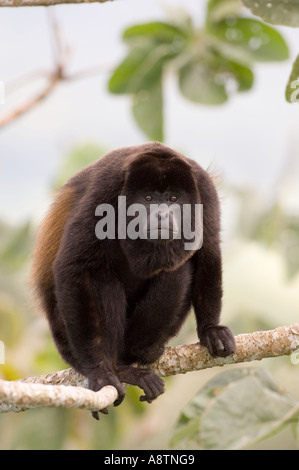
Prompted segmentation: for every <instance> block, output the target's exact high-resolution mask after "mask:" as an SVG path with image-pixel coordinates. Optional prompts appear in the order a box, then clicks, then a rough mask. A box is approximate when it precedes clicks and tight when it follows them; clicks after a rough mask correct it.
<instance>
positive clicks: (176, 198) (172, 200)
mask: <svg viewBox="0 0 299 470" xmlns="http://www.w3.org/2000/svg"><path fill="white" fill-rule="evenodd" d="M169 200H170V202H176V201H177V200H178V197H177V196H170V198H169Z"/></svg>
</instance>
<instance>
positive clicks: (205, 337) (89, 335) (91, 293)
mask: <svg viewBox="0 0 299 470" xmlns="http://www.w3.org/2000/svg"><path fill="white" fill-rule="evenodd" d="M149 191H155V192H157V193H158V194H165V193H167V192H168V193H169V192H171V191H177V192H179V193H180V194H182V195H183V202H184V203H192V204H195V203H202V204H203V213H204V219H203V223H204V225H203V234H204V235H203V245H202V247H201V248H200V249H199V250H196V251H191V252H190V251H186V250H185V249H184V247H183V240H172V241H167V242H162V243H161V242H154V241H149V240H140V239H139V240H127V239H125V240H118V239H115V240H107V239H106V240H98V239H97V238H96V236H95V225H96V223H97V221H98V217H96V216H95V209H96V207H97V206H98V205H99V204H102V203H109V204H112V205H113V206H114V208H115V210H117V199H118V196H119V195H125V196H126V197H127V204H131V203H132V202H135V201H136V198H137V199H138V197H140V194H146V192H149ZM66 195H67V197H66ZM137 196H138V197H137ZM59 198H60V203H59V202H58V203H56V205H55V203H54V206H53V208H52V210H51V211H50V213H49V215H48V218H47V219H46V225H47V226H50V227H51V226H53V224H58V225H59V223H60V222H59V221H60V219H61V217H60V213H61V212H60V211H61V210H63V209H64V198H65V200H66V199H67V200H68V205H69V213H68V215H67V217H65V218H64V220H62V221H61V223H60V226H59V230H58V231H57V234H58V233H59V234H60V235H59V234H58V235H57V236H60V239H59V240H58V243H57V242H56V243H57V250H56V251H55V250H54V249H52V248H51V246H52V245H53V240H54V237H55V233H56V232H55V230H52V232H53V233H52V234H47V233H45V232H46V231H45V230H44V232H42V234H43V233H44V234H43V235H41V236H40V238H39V241H38V246H37V249H36V252H35V255H34V268H33V278H34V283H35V286H36V291H37V294H38V297H39V298H40V299H41V301H42V305H43V308H44V309H45V311H46V315H47V317H48V320H49V323H50V327H51V331H52V334H53V337H54V340H55V343H56V345H57V348H58V350H59V352H60V354H61V355H62V357H63V358H64V359H65V361H66V362H67V363H69V364H70V365H71V366H73V367H74V368H75V369H76V370H77V371H79V372H80V373H82V374H84V375H85V376H86V377H88V379H89V386H90V388H91V389H92V390H99V389H100V388H102V387H103V386H104V385H107V384H112V385H114V386H115V387H116V388H117V390H118V393H119V398H118V400H117V403H116V404H119V403H120V402H121V401H122V399H123V397H124V393H125V392H124V389H123V386H122V382H127V383H131V384H133V385H138V386H139V387H141V388H142V389H143V390H144V393H145V396H144V397H143V398H142V400H147V401H148V402H150V401H152V400H153V399H154V398H156V397H157V396H158V395H160V394H161V393H163V381H162V380H161V379H160V378H159V377H157V376H155V375H154V374H153V373H152V372H150V371H143V370H141V369H139V368H136V367H133V366H132V364H133V363H140V364H149V363H151V362H153V361H155V360H156V359H158V357H159V356H160V355H161V354H162V352H163V349H164V346H165V344H166V343H167V341H168V340H169V339H170V338H171V337H173V336H174V335H176V334H177V332H178V331H179V329H180V327H181V325H182V323H183V321H184V320H185V318H186V316H187V314H188V313H189V311H190V309H191V306H192V305H193V307H194V311H195V315H196V320H197V331H198V336H199V339H200V341H201V342H202V343H203V344H204V345H206V346H207V347H208V349H209V351H210V353H211V354H212V355H215V356H226V355H228V354H231V353H233V352H234V348H235V344H234V338H233V336H232V333H231V332H230V330H229V329H228V328H226V327H223V326H220V325H219V317H220V312H221V299H222V268H221V251H220V239H219V232H220V210H219V201H218V196H217V193H216V190H215V187H214V184H213V182H212V179H211V178H210V176H209V174H208V173H207V172H206V171H204V170H203V169H202V168H201V167H200V166H199V165H198V164H197V163H195V162H194V161H192V160H189V159H187V158H185V157H183V156H182V155H180V154H178V153H177V152H175V151H173V150H171V149H170V148H168V147H166V146H164V145H162V144H159V143H149V144H144V145H141V146H137V147H128V148H124V149H119V150H116V151H114V152H111V153H109V154H107V155H106V156H105V157H103V158H102V159H100V160H99V161H97V162H96V163H94V164H93V165H90V166H89V167H87V168H86V169H84V170H83V171H81V172H80V173H78V174H77V175H76V176H74V177H73V178H72V179H71V180H70V181H69V182H68V183H67V184H66V185H65V186H64V187H63V188H62V189H61V191H60V193H59ZM59 207H62V209H59ZM51 244H52V245H51ZM45 253H46V254H45Z"/></svg>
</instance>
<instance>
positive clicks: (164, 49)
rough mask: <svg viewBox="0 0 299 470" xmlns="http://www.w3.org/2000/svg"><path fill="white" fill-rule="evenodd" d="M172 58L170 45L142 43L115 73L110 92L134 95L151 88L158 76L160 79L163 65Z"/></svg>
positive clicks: (131, 51) (131, 52) (111, 80)
mask: <svg viewBox="0 0 299 470" xmlns="http://www.w3.org/2000/svg"><path fill="white" fill-rule="evenodd" d="M172 56H173V54H172V51H171V48H170V47H169V46H168V45H164V44H161V45H160V46H155V45H154V44H153V43H152V42H151V41H141V42H140V43H138V45H136V46H134V47H132V48H131V50H130V51H129V54H128V56H127V57H126V58H125V60H124V61H123V62H122V63H121V64H120V65H119V66H118V67H117V68H116V70H115V71H114V73H113V75H112V76H111V78H110V81H109V91H110V92H111V93H120V94H123V93H128V94H134V93H137V92H139V91H141V90H146V89H148V88H150V87H151V86H152V83H153V82H155V81H156V80H157V76H159V77H160V75H161V67H162V65H163V63H164V62H165V61H166V60H168V59H170V58H171V57H172Z"/></svg>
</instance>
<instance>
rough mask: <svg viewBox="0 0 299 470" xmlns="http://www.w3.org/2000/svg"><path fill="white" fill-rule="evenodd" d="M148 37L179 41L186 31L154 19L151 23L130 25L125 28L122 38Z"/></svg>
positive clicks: (159, 40)
mask: <svg viewBox="0 0 299 470" xmlns="http://www.w3.org/2000/svg"><path fill="white" fill-rule="evenodd" d="M144 36H146V37H150V38H152V39H155V41H158V42H160V43H161V42H167V43H169V42H170V43H172V42H173V41H179V42H181V41H182V39H183V40H184V39H185V38H186V33H185V31H184V30H183V29H180V28H179V27H178V26H175V25H172V24H168V23H163V22H161V21H155V22H153V23H146V24H140V25H136V26H131V27H130V28H128V29H126V30H125V32H124V34H123V38H124V39H138V40H139V39H140V38H141V37H144Z"/></svg>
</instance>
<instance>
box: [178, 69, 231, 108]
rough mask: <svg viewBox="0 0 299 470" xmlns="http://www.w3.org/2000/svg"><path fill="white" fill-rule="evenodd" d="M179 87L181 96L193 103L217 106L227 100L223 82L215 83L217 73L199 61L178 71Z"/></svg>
mask: <svg viewBox="0 0 299 470" xmlns="http://www.w3.org/2000/svg"><path fill="white" fill-rule="evenodd" d="M220 78H221V77H220ZM179 86H180V90H181V93H182V94H183V96H184V97H185V98H187V99H188V100H190V101H193V102H195V103H200V104H206V105H219V104H223V103H225V102H226V101H227V99H228V96H227V93H226V89H225V85H224V83H223V81H222V80H219V81H217V71H216V70H215V69H212V68H211V67H210V66H209V65H208V64H205V63H204V62H201V61H199V60H195V61H190V62H189V63H188V64H186V65H184V66H183V67H182V68H181V69H180V71H179Z"/></svg>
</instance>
